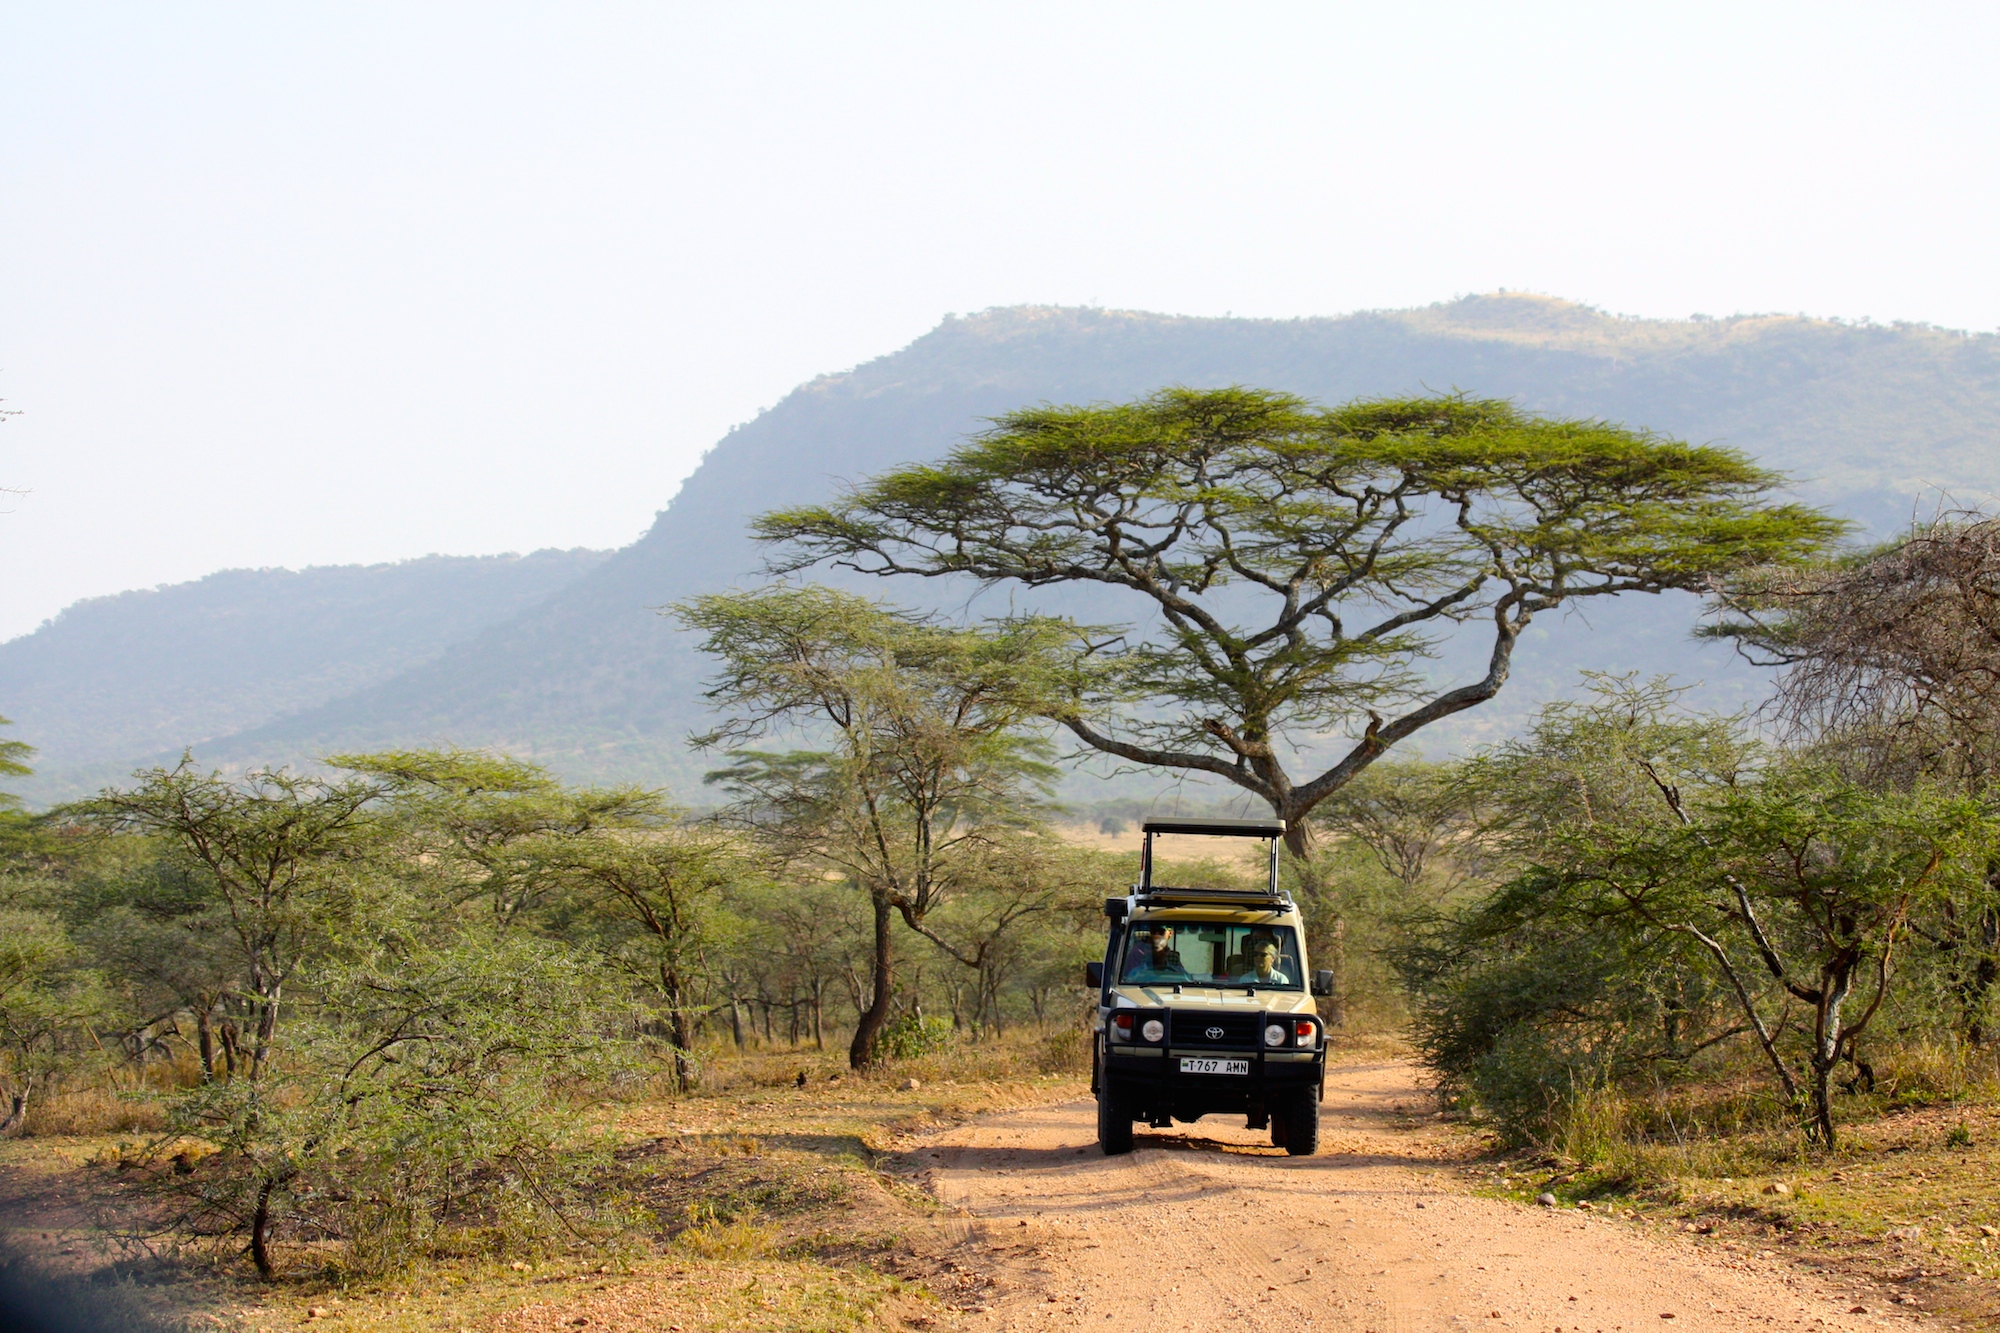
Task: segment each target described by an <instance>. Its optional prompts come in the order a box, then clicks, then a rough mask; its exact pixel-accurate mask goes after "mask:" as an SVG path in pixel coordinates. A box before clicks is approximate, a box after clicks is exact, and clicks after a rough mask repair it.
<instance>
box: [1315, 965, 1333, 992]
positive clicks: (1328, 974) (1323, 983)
mask: <svg viewBox="0 0 2000 1333" xmlns="http://www.w3.org/2000/svg"><path fill="white" fill-rule="evenodd" d="M1332 994H1333V969H1332V968H1330V967H1323V968H1321V969H1320V970H1319V971H1317V972H1315V973H1313V998H1315V999H1320V1000H1323V999H1325V998H1327V997H1328V996H1330V995H1332Z"/></svg>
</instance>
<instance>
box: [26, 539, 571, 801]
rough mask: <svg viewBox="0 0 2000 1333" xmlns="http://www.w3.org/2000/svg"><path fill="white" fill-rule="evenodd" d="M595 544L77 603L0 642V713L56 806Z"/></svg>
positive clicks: (248, 579)
mask: <svg viewBox="0 0 2000 1333" xmlns="http://www.w3.org/2000/svg"><path fill="white" fill-rule="evenodd" d="M605 555H606V553H605V552H602V551H538V552H536V553H535V554H533V555H528V556H485V557H446V556H429V557H427V558H425V559H421V560H406V561H403V562H401V563H397V564H385V565H365V566H364V565H344V566H333V567H324V568H314V569H305V570H299V571H292V570H285V569H231V570H225V571H223V572H221V573H218V574H211V575H209V576H208V577H207V578H204V579H199V580H197V581H195V582H192V583H182V584H176V585H173V586H169V587H163V588H153V589H149V590H146V591H141V592H126V593H119V594H118V595H116V596H113V597H95V598H91V599H90V600H88V601H83V602H78V603H76V604H75V605H74V606H71V607H69V608H67V609H66V610H64V611H63V613H62V614H61V615H59V616H57V617H56V618H55V619H53V620H51V621H49V622H47V623H46V624H44V625H43V626H42V627H41V628H40V629H38V630H36V631H35V632H34V633H32V634H26V635H22V636H21V637H19V638H17V639H12V640H10V641H8V642H6V643H0V700H4V701H5V702H4V704H0V713H4V714H5V716H7V717H9V718H11V719H13V721H14V723H15V726H14V727H13V729H12V731H11V733H10V734H11V735H12V736H15V737H18V738H20V739H24V740H28V741H30V743H32V744H33V745H35V746H36V747H38V748H39V750H40V751H41V754H40V755H39V756H38V758H37V760H36V763H37V766H38V769H39V771H38V773H37V775H36V777H35V779H33V780H32V781H31V782H28V783H15V784H11V785H12V786H13V787H15V788H17V789H22V790H24V792H25V794H27V795H29V796H30V797H31V798H39V799H55V798H59V797H62V796H68V795H72V794H77V793H79V792H82V791H87V790H90V789H91V788H93V787H95V786H96V785H98V784H99V783H102V782H109V781H114V780H116V779H118V778H120V777H122V776H123V775H124V774H125V773H126V772H128V771H129V770H130V769H131V768H132V766H133V765H134V764H136V763H138V762H140V761H142V760H145V759H148V758H151V757H157V756H165V755H170V754H174V753H178V752H179V750H180V749H181V747H183V746H188V745H193V746H197V747H205V746H206V745H207V744H208V743H210V742H213V741H215V740H217V739H219V738H221V737H226V736H229V735H231V734H233V733H236V732H240V731H242V730H244V729H245V728H249V727H255V726H258V725H260V724H262V723H266V722H269V721H270V720H272V719H274V718H278V717H283V716H285V715H287V714H291V713H296V712H298V711H300V710H302V709H307V708H312V707H314V706H316V705H319V704H323V703H325V702H327V701H328V700H331V699H335V698H339V697H341V696H343V695H347V694H351V693H353V692H354V691H356V690H358V689H363V688H365V687H367V686H370V685H374V684H377V683H379V682H381V681H384V680H388V679H390V678H392V677H394V676H395V675H396V674H397V673H398V672H401V671H404V670H406V669H408V668H410V667H413V666H416V665H419V664H421V663H423V662H425V661H428V660H431V659H433V658H435V657H437V656H438V655H439V654H440V653H442V652H444V651H445V650H446V649H447V648H449V647H450V646H452V645H453V644H455V643H459V642H461V641H463V640H464V639H466V638H468V637H470V636H471V635H474V634H476V633H477V632H479V631H480V630H482V629H485V628H487V627H488V626H491V625H494V624H498V623H500V622H503V621H505V620H507V619H509V618H510V617H512V616H515V615H518V614H519V613H521V612H522V611H524V610H526V609H527V608H529V607H531V606H533V605H534V604H535V603H537V602H539V601H541V600H542V599H544V598H546V597H547V596H549V595H550V594H551V593H553V592H555V591H557V590H558V589H561V588H563V587H565V586H567V585H568V584H570V583H573V582H574V581H575V580H576V579H578V578H580V577H582V576H583V575H584V574H586V573H588V572H589V571H590V570H591V569H592V568H594V567H596V566H597V565H599V564H601V563H602V562H603V560H604V558H605Z"/></svg>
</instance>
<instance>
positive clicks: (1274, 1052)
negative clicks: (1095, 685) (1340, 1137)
mask: <svg viewBox="0 0 2000 1333" xmlns="http://www.w3.org/2000/svg"><path fill="white" fill-rule="evenodd" d="M1284 833H1285V823H1284V821H1283V820H1281V819H1149V820H1147V821H1145V823H1144V825H1143V826H1142V834H1143V842H1142V844H1141V851H1140V854H1139V882H1138V883H1137V884H1136V885H1134V886H1133V888H1132V892H1131V893H1130V894H1128V895H1126V896H1125V897H1123V898H1107V899H1105V900H1104V915H1105V916H1107V917H1108V918H1110V921H1111V934H1110V940H1109V942H1108V943H1107V945H1106V946H1105V951H1104V961H1103V962H1101V963H1090V964H1088V965H1086V967H1085V969H1084V978H1085V982H1086V983H1087V984H1088V985H1090V986H1093V987H1095V988H1096V990H1097V1020H1096V1022H1095V1024H1094V1025H1093V1027H1094V1045H1095V1056H1094V1059H1093V1061H1092V1064H1091V1085H1090V1090H1091V1091H1092V1092H1094V1093H1095V1094H1097V1141H1098V1144H1099V1145H1100V1146H1101V1147H1102V1148H1103V1149H1104V1152H1105V1154H1106V1155H1107V1156H1109V1155H1112V1154H1116V1153H1125V1152H1130V1151H1132V1126H1133V1122H1134V1121H1144V1122H1146V1123H1147V1124H1148V1125H1150V1126H1152V1127H1154V1128H1156V1129H1164V1128H1166V1127H1168V1126H1170V1125H1172V1124H1173V1123H1174V1121H1176V1120H1179V1121H1182V1122H1189V1121H1194V1120H1199V1119H1201V1117H1203V1116H1205V1115H1241V1116H1244V1117H1246V1118H1247V1123H1248V1125H1249V1127H1250V1128H1251V1129H1263V1128H1265V1127H1266V1126H1268V1127H1269V1128H1270V1131H1271V1142H1272V1143H1273V1144H1275V1145H1277V1146H1278V1147H1281V1148H1283V1149H1285V1151H1286V1152H1288V1153H1290V1154H1292V1155H1293V1156H1295V1157H1305V1156H1310V1155H1311V1154H1312V1153H1313V1152H1314V1151H1316V1150H1317V1149H1318V1147H1319V1102H1320V1094H1321V1090H1322V1087H1323V1085H1324V1083H1325V1080H1326V1034H1325V1032H1324V1030H1323V1029H1322V1027H1321V1025H1320V1021H1319V1015H1318V1013H1317V1010H1316V1007H1315V1006H1314V1004H1313V998H1314V997H1315V996H1320V995H1329V994H1331V993H1332V991H1333V973H1331V972H1318V973H1314V974H1313V975H1312V985H1311V987H1310V989H1309V988H1308V987H1307V985H1306V984H1305V978H1306V972H1305V966H1306V954H1305V929H1304V925H1305V923H1304V921H1303V920H1302V919H1301V918H1300V916H1299V910H1298V908H1297V907H1296V906H1294V905H1293V903H1292V899H1291V895H1290V894H1288V893H1286V892H1284V891H1283V890H1282V889H1280V888H1279V887H1278V839H1280V838H1282V837H1283V836H1284ZM1162 834H1192V835H1195V836H1198V837H1207V838H1262V839H1264V840H1265V841H1266V843H1267V844H1268V849H1267V850H1268V855H1267V857H1266V858H1265V859H1266V864H1267V865H1268V882H1267V884H1266V886H1265V887H1263V888H1260V889H1221V888H1195V887H1179V886H1173V885H1165V884H1156V883H1154V882H1153V850H1154V840H1155V839H1156V838H1157V837H1159V836H1160V835H1162Z"/></svg>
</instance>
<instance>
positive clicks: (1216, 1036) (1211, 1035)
mask: <svg viewBox="0 0 2000 1333" xmlns="http://www.w3.org/2000/svg"><path fill="white" fill-rule="evenodd" d="M1202 1035H1203V1036H1205V1037H1207V1038H1208V1039H1209V1040H1210V1041H1221V1040H1222V1029H1221V1028H1210V1029H1209V1030H1208V1031H1207V1032H1205V1033H1203V1034H1202Z"/></svg>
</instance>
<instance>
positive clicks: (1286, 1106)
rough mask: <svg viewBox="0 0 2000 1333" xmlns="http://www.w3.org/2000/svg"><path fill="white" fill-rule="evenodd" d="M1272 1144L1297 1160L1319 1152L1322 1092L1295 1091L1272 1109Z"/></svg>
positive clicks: (1306, 1089)
mask: <svg viewBox="0 0 2000 1333" xmlns="http://www.w3.org/2000/svg"><path fill="white" fill-rule="evenodd" d="M1271 1142H1272V1143H1273V1144H1274V1145H1276V1146H1278V1147H1280V1148H1283V1149H1284V1150H1285V1151H1286V1152H1288V1153H1290V1154H1291V1155H1292V1156H1294V1157H1310V1156H1312V1155H1313V1154H1314V1153H1316V1152H1318V1151H1319V1090H1318V1089H1316V1088H1294V1089H1292V1090H1291V1091H1289V1092H1287V1093H1285V1094H1283V1095H1282V1096H1281V1097H1279V1098H1278V1101H1277V1104H1276V1105H1275V1106H1273V1107H1272V1108H1271Z"/></svg>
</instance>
